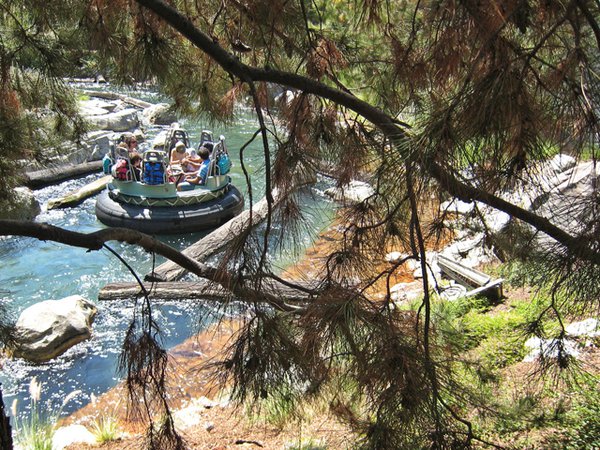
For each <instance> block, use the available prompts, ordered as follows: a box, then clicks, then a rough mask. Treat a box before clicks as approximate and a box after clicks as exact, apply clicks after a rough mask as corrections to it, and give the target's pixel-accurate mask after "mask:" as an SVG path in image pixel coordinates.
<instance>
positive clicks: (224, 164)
mask: <svg viewBox="0 0 600 450" xmlns="http://www.w3.org/2000/svg"><path fill="white" fill-rule="evenodd" d="M217 166H218V167H219V174H220V175H225V174H226V173H229V170H230V169H231V159H229V155H228V154H227V153H221V154H220V155H219V156H218V159H217Z"/></svg>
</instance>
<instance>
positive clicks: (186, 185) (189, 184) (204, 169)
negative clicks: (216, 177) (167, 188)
mask: <svg viewBox="0 0 600 450" xmlns="http://www.w3.org/2000/svg"><path fill="white" fill-rule="evenodd" d="M198 156H200V159H201V162H200V163H193V162H191V161H188V165H194V166H196V165H197V166H198V174H197V175H188V176H186V177H185V181H184V182H183V183H180V184H179V186H177V189H178V190H180V191H189V190H192V189H194V185H204V184H206V178H207V177H208V166H209V165H210V151H209V150H208V149H207V148H205V147H200V148H199V149H198Z"/></svg>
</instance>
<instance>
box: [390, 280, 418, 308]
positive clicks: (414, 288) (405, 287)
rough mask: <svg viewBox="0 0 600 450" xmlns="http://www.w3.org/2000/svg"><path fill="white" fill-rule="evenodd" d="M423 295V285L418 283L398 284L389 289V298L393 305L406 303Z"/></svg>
mask: <svg viewBox="0 0 600 450" xmlns="http://www.w3.org/2000/svg"><path fill="white" fill-rule="evenodd" d="M422 295H423V285H422V284H421V283H420V282H419V281H413V282H411V283H398V284H395V285H394V286H392V287H391V288H390V298H391V300H392V301H393V302H394V303H399V304H402V303H408V302H411V301H413V300H416V299H418V298H420V297H421V296H422Z"/></svg>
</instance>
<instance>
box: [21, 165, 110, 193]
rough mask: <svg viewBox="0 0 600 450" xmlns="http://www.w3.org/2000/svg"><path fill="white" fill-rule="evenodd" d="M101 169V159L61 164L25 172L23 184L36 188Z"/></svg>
mask: <svg viewBox="0 0 600 450" xmlns="http://www.w3.org/2000/svg"><path fill="white" fill-rule="evenodd" d="M100 170H102V161H88V162H85V163H82V164H73V165H61V166H58V167H51V168H49V169H43V170H37V171H35V172H26V173H25V185H26V186H28V187H30V188H32V189H38V188H42V187H46V186H50V185H51V184H56V183H59V182H61V181H64V180H68V179H70V178H77V177H81V176H83V175H88V174H90V173H93V172H99V171H100Z"/></svg>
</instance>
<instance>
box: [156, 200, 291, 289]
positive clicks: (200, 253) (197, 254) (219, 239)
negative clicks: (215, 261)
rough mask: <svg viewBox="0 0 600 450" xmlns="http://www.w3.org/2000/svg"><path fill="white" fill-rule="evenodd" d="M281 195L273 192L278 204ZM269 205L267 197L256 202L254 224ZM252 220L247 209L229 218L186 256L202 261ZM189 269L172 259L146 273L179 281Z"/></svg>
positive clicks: (224, 244) (186, 251) (190, 247)
mask: <svg viewBox="0 0 600 450" xmlns="http://www.w3.org/2000/svg"><path fill="white" fill-rule="evenodd" d="M280 197H281V196H280V195H278V193H277V192H274V193H273V201H274V204H276V203H277V202H278V201H279V200H280ZM267 212H268V205H267V199H266V197H265V198H263V199H262V200H261V201H259V202H258V203H256V204H255V205H254V206H253V207H252V224H253V225H254V226H255V225H257V224H259V223H260V222H262V221H263V220H264V219H265V217H266V216H267ZM249 221H250V210H245V211H244V212H242V213H241V214H239V215H238V216H236V217H234V218H233V219H231V220H229V221H228V222H226V223H225V224H223V225H221V226H220V227H219V228H217V229H216V230H214V231H213V232H211V233H210V234H208V235H206V236H205V237H203V238H202V239H200V240H199V241H198V242H196V243H195V244H192V245H191V246H189V247H188V248H186V249H185V250H183V251H182V253H183V254H185V255H186V256H188V257H190V258H192V259H195V260H196V261H199V262H202V261H204V260H206V258H208V257H210V256H212V255H214V254H215V253H217V252H218V251H219V250H221V249H222V248H223V247H225V246H226V245H227V244H229V242H231V240H232V239H233V238H234V237H235V236H238V235H239V234H240V233H241V232H242V231H243V230H244V229H245V228H247V227H248V225H249ZM186 273H187V271H186V270H185V269H183V268H181V267H180V266H178V265H177V264H175V263H174V262H172V261H167V262H165V263H163V264H161V265H160V266H158V267H156V268H155V270H154V272H152V273H149V274H147V275H146V277H145V279H146V280H147V281H163V282H164V281H177V280H180V279H181V278H182V277H183V276H184V275H185V274H186Z"/></svg>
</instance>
